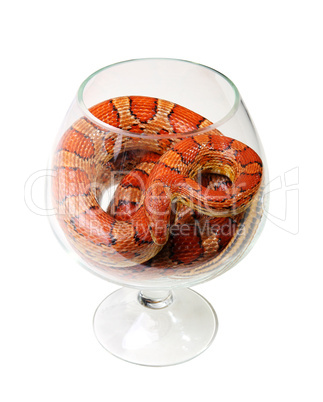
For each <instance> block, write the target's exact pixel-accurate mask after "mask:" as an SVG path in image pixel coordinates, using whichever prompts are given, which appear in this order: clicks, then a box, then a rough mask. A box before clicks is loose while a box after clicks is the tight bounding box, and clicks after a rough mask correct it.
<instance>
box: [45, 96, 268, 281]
mask: <svg viewBox="0 0 323 402" xmlns="http://www.w3.org/2000/svg"><path fill="white" fill-rule="evenodd" d="M90 112H91V113H92V114H93V115H94V116H95V117H97V118H98V119H99V120H101V121H103V122H104V123H107V124H109V125H111V126H114V127H117V128H121V129H123V130H127V131H128V132H129V134H130V135H129V136H126V135H120V134H118V133H115V132H113V130H111V131H107V130H103V129H102V128H101V127H99V126H97V125H96V124H94V123H93V122H91V121H90V120H89V119H87V118H86V117H82V118H80V119H79V120H77V121H76V122H75V123H74V124H73V126H72V127H70V128H69V129H68V130H67V131H66V132H65V134H64V136H63V137H62V138H61V140H60V142H59V144H58V146H57V149H56V152H55V157H54V163H53V164H54V169H55V173H56V174H55V178H54V180H53V201H54V205H55V206H56V208H57V210H58V214H57V216H58V220H59V223H60V226H61V227H62V229H63V231H64V233H65V235H66V237H67V238H68V240H69V242H70V244H71V246H72V247H73V248H74V249H75V251H76V252H77V253H78V254H79V255H81V257H82V258H83V259H84V260H85V261H87V262H88V263H89V264H90V265H93V266H95V267H98V268H100V269H103V270H107V269H108V270H109V269H115V268H120V270H123V274H124V275H128V274H130V273H131V274H133V273H134V272H142V271H147V272H148V271H149V272H150V271H151V270H155V271H157V270H158V272H159V273H160V274H161V275H163V274H165V272H166V270H170V271H173V272H175V271H176V269H177V270H178V269H180V270H181V272H185V273H186V274H187V275H190V274H191V273H193V272H194V270H196V269H198V270H202V269H203V267H209V265H210V262H211V261H212V260H214V259H215V258H219V257H220V256H221V253H225V251H226V252H227V254H228V253H229V252H228V245H230V244H233V243H234V242H235V243H237V242H238V239H237V236H236V233H237V230H238V228H239V225H240V224H241V222H242V221H243V220H244V219H245V217H246V215H247V214H246V213H245V212H246V211H247V210H248V211H249V213H250V211H251V204H252V203H253V205H254V207H253V208H256V206H255V205H256V204H255V199H256V198H257V193H258V192H259V188H260V184H261V178H262V161H261V159H260V157H259V156H258V155H257V153H256V152H254V151H253V150H252V149H251V148H249V147H248V146H247V145H245V144H243V143H242V142H240V141H238V140H235V139H233V138H229V137H226V136H223V135H222V134H221V133H220V132H219V131H218V130H216V129H212V130H211V131H210V132H207V133H205V134H204V133H202V134H198V135H196V136H188V137H187V138H184V139H183V138H181V134H183V133H186V132H190V131H193V130H196V129H197V128H203V127H208V126H209V125H211V124H212V123H211V122H210V121H209V120H207V119H205V118H203V117H202V116H200V115H199V114H197V113H195V112H192V111H190V110H188V109H186V108H184V107H182V106H179V105H176V104H174V103H172V102H168V101H164V100H161V99H156V98H148V97H139V96H131V97H120V98H114V99H111V100H108V101H104V102H102V103H100V104H98V105H96V106H94V107H92V108H91V109H90ZM176 133H178V138H177V137H176ZM132 135H133V136H132ZM153 136H154V137H153ZM202 171H203V174H202V175H201V172H202ZM124 172H128V173H127V174H124ZM198 176H199V180H197V178H198ZM115 183H117V184H118V186H117V189H116V191H115V194H114V198H113V199H112V201H111V203H110V205H109V207H108V210H107V212H106V211H104V210H103V209H102V208H101V206H100V202H99V201H100V198H101V196H102V194H103V192H104V190H105V189H106V188H108V187H109V186H111V185H112V184H115ZM200 183H201V184H200ZM251 212H252V211H251ZM229 224H230V227H231V231H230V233H221V228H222V227H224V226H228V225H229ZM184 227H185V229H186V230H185V231H184V232H185V233H184V232H183V230H181V229H182V228H184ZM214 227H215V228H216V229H215V230H213V229H212V230H209V229H210V228H214ZM234 247H236V248H237V247H238V246H237V245H235V246H234ZM230 252H231V251H230Z"/></svg>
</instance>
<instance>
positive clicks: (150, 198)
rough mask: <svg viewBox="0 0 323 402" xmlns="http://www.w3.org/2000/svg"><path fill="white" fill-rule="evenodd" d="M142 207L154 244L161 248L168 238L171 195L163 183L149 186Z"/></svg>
mask: <svg viewBox="0 0 323 402" xmlns="http://www.w3.org/2000/svg"><path fill="white" fill-rule="evenodd" d="M144 206H145V211H146V216H147V219H148V224H149V231H150V234H151V237H152V239H153V241H154V243H155V244H157V245H159V246H163V245H164V244H166V243H167V240H168V237H169V228H170V217H171V193H170V190H169V188H168V187H166V186H165V185H164V184H163V183H161V182H157V183H154V184H153V185H151V186H149V188H148V189H147V191H146V193H145V198H144Z"/></svg>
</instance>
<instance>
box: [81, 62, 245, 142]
mask: <svg viewBox="0 0 323 402" xmlns="http://www.w3.org/2000/svg"><path fill="white" fill-rule="evenodd" d="M151 60H168V61H176V62H183V63H189V64H193V65H195V66H199V67H203V68H205V69H208V70H210V71H212V72H213V73H215V74H217V75H219V76H221V77H222V78H223V79H224V80H225V81H226V82H227V83H228V84H229V85H230V87H231V88H232V89H233V91H234V95H235V98H234V103H233V106H232V107H231V109H230V110H229V111H228V113H227V114H225V115H224V116H223V117H222V118H221V119H219V120H217V121H216V122H214V123H212V124H210V125H209V126H206V127H202V128H198V129H196V130H192V131H187V132H183V133H180V132H177V133H171V134H158V135H156V134H147V133H132V132H130V131H128V130H124V129H122V128H118V127H115V126H112V125H110V124H107V123H104V122H103V121H102V120H100V119H98V118H97V117H95V116H94V115H93V114H92V113H91V112H90V111H89V109H88V108H87V107H86V105H85V103H84V99H83V94H84V90H85V87H86V85H87V84H88V83H89V82H90V81H91V80H92V78H94V77H95V76H96V75H98V74H100V73H101V72H102V71H105V70H107V69H109V68H112V67H115V66H118V65H119V64H126V63H131V62H136V61H151ZM240 100H241V98H240V93H239V91H238V88H237V87H236V85H235V84H234V83H233V82H232V81H231V80H230V78H228V77H227V76H226V75H224V74H222V73H221V72H220V71H218V70H215V69H213V68H211V67H208V66H205V65H203V64H200V63H195V62H192V61H189V60H184V59H174V58H164V57H163V58H161V57H148V58H138V59H129V60H124V61H120V62H117V63H113V64H110V65H108V66H105V67H102V68H100V69H99V70H97V71H95V72H94V73H92V74H91V75H89V76H88V77H87V78H86V79H85V80H84V81H83V82H82V84H81V85H80V87H79V89H78V92H77V103H78V105H79V107H80V109H81V110H82V112H83V115H84V117H86V118H87V119H89V120H90V121H91V122H93V123H94V124H95V125H97V126H99V127H100V128H102V129H104V130H105V131H109V132H114V133H116V134H121V135H125V136H130V137H141V138H142V137H145V138H155V139H156V138H159V139H160V138H170V137H177V138H178V137H189V136H193V135H197V134H203V133H204V132H206V131H210V130H213V129H216V128H218V127H220V126H221V125H223V124H224V123H225V122H227V121H228V120H229V119H231V117H233V116H234V114H235V113H236V111H237V110H238V107H239V103H240Z"/></svg>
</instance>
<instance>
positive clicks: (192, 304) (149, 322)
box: [93, 288, 218, 366]
mask: <svg viewBox="0 0 323 402" xmlns="http://www.w3.org/2000/svg"><path fill="white" fill-rule="evenodd" d="M93 325H94V332H95V335H96V337H97V339H98V341H99V342H100V343H101V345H102V346H103V347H104V348H105V349H106V350H108V351H109V352H110V353H112V354H113V355H115V356H117V357H119V358H121V359H123V360H126V361H128V362H131V363H136V364H141V365H145V366H169V365H173V364H178V363H182V362H185V361H187V360H190V359H192V358H194V357H195V356H198V355H199V354H200V353H202V352H203V351H204V350H205V349H207V348H208V346H210V344H211V342H212V341H213V339H214V337H215V335H216V332H217V328H218V320H217V316H216V314H215V311H214V310H213V308H212V306H211V305H210V304H209V303H208V302H207V301H206V300H205V299H204V298H203V297H202V296H201V295H199V294H198V293H196V292H194V291H193V290H191V289H187V288H181V289H175V290H172V291H149V292H148V291H140V292H139V291H138V290H136V289H130V288H121V289H119V290H117V291H115V292H114V293H112V294H111V295H109V296H108V297H107V298H106V299H105V300H103V302H102V303H101V304H100V305H99V307H98V308H97V310H96V312H95V315H94V323H93Z"/></svg>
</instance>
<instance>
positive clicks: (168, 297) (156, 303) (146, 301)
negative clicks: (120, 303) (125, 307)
mask: <svg viewBox="0 0 323 402" xmlns="http://www.w3.org/2000/svg"><path fill="white" fill-rule="evenodd" d="M138 301H139V303H140V304H142V305H143V306H145V307H148V308H152V309H161V308H165V307H167V306H169V305H170V304H172V302H173V293H172V292H171V291H170V290H141V291H140V292H139V293H138Z"/></svg>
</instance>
